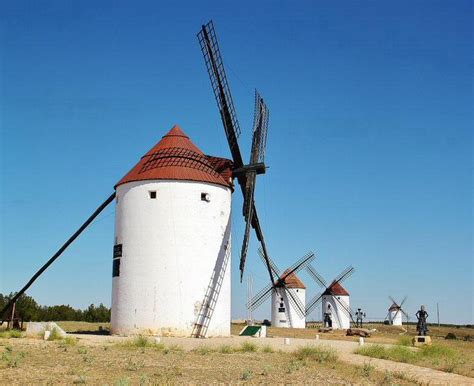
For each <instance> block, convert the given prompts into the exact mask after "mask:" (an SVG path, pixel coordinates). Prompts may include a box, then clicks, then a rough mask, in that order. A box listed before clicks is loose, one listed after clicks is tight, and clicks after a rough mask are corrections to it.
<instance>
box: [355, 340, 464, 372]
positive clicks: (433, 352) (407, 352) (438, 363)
mask: <svg viewBox="0 0 474 386" xmlns="http://www.w3.org/2000/svg"><path fill="white" fill-rule="evenodd" d="M356 353H357V354H361V355H365V356H369V357H372V358H380V359H389V360H392V361H396V362H403V363H414V364H421V365H431V366H432V367H435V368H438V369H440V370H443V371H446V372H454V371H455V369H456V367H457V366H458V365H461V364H463V358H462V355H461V354H459V353H458V352H456V351H455V350H453V349H451V348H449V347H445V346H441V345H435V344H434V345H431V346H422V347H420V348H419V349H418V350H416V351H414V350H411V349H410V348H408V347H404V346H393V347H384V346H380V345H373V346H364V347H360V348H359V349H358V350H356Z"/></svg>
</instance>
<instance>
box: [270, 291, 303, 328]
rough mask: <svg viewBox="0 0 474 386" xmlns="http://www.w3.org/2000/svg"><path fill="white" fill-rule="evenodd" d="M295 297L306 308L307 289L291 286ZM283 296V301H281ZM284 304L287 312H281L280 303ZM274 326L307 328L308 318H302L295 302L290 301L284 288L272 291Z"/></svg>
mask: <svg viewBox="0 0 474 386" xmlns="http://www.w3.org/2000/svg"><path fill="white" fill-rule="evenodd" d="M288 291H291V293H292V294H293V297H295V298H298V299H299V300H300V302H301V304H302V306H303V310H305V308H306V290H305V289H302V288H290V289H288ZM281 298H283V301H281ZM281 303H283V304H284V308H285V312H280V311H279V309H280V308H281V307H280V304H281ZM271 307H272V309H271V311H272V326H273V327H285V328H290V327H291V328H305V327H306V318H305V317H303V318H301V317H300V315H299V314H298V312H297V310H296V309H295V307H293V303H290V300H289V297H288V294H287V293H286V291H285V290H284V289H282V288H279V289H278V291H273V292H272V305H271Z"/></svg>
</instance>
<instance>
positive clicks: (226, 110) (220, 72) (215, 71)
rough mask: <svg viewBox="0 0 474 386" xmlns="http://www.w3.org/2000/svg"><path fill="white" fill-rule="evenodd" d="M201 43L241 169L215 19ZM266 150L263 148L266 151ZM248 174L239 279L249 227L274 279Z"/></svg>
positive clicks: (242, 184)
mask: <svg viewBox="0 0 474 386" xmlns="http://www.w3.org/2000/svg"><path fill="white" fill-rule="evenodd" d="M197 36H198V39H199V44H200V46H201V51H202V53H203V56H204V61H205V64H206V68H207V72H208V74H209V78H210V81H211V86H212V90H213V92H214V96H215V98H216V102H217V106H218V108H219V112H220V115H221V119H222V123H223V125H224V130H225V133H226V136H227V142H228V144H229V148H230V151H231V154H232V158H233V162H234V167H235V168H236V169H238V168H242V167H243V166H244V163H243V159H242V154H241V152H240V148H239V144H238V141H237V138H238V137H239V135H240V126H239V123H238V120H237V114H236V111H235V107H234V102H233V99H232V94H231V92H230V87H229V82H228V81H227V76H226V73H225V69H224V62H223V60H222V55H221V52H220V48H219V43H218V41H217V36H216V32H215V29H214V24H213V23H212V21H210V22H209V23H207V24H206V25H203V26H202V28H201V31H200V32H199V33H198V35H197ZM265 117H266V122H268V114H267V115H265V114H264V116H263V118H262V121H263V123H265ZM265 138H266V129H265V135H264V136H263V137H262V139H265ZM260 143H263V144H264V143H265V141H263V142H262V141H260ZM263 153H264V151H263ZM247 178H248V177H247V175H246V174H240V175H238V176H237V180H238V182H239V185H240V188H241V190H242V194H243V196H244V200H247V201H248V203H247V212H246V214H245V217H246V222H247V224H246V231H245V236H244V242H243V246H242V253H241V262H240V281H242V278H243V272H244V268H245V257H246V253H247V248H248V240H249V235H248V233H249V231H250V227H249V225H248V223H249V222H250V225H251V226H252V228H254V229H255V233H256V236H257V239H258V241H259V242H260V244H261V246H262V250H263V253H264V256H265V262H266V265H267V270H268V273H269V275H270V279H271V281H272V282H274V276H273V273H272V270H271V267H270V262H269V260H268V256H269V255H268V252H267V247H266V244H265V239H264V235H263V231H262V228H261V226H260V222H259V219H258V215H257V209H256V207H255V203H254V202H253V196H252V197H251V200H249V198H250V197H249V194H248V192H249V191H250V190H251V189H253V188H254V186H255V183H254V182H253V183H252V182H250V184H249V186H248V185H247ZM252 186H253V188H252Z"/></svg>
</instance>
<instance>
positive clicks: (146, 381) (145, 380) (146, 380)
mask: <svg viewBox="0 0 474 386" xmlns="http://www.w3.org/2000/svg"><path fill="white" fill-rule="evenodd" d="M139 382H140V386H142V385H147V384H149V383H150V378H149V377H148V375H146V374H142V375H140V380H139Z"/></svg>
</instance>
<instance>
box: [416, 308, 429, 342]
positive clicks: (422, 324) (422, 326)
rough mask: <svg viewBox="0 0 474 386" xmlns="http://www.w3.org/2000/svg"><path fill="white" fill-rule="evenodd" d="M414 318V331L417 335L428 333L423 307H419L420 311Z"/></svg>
mask: <svg viewBox="0 0 474 386" xmlns="http://www.w3.org/2000/svg"><path fill="white" fill-rule="evenodd" d="M416 318H417V319H418V323H417V324H416V331H417V332H418V334H419V335H426V333H427V332H428V325H427V324H426V319H427V318H428V313H427V312H426V311H425V306H421V309H420V310H419V311H418V312H417V313H416Z"/></svg>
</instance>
